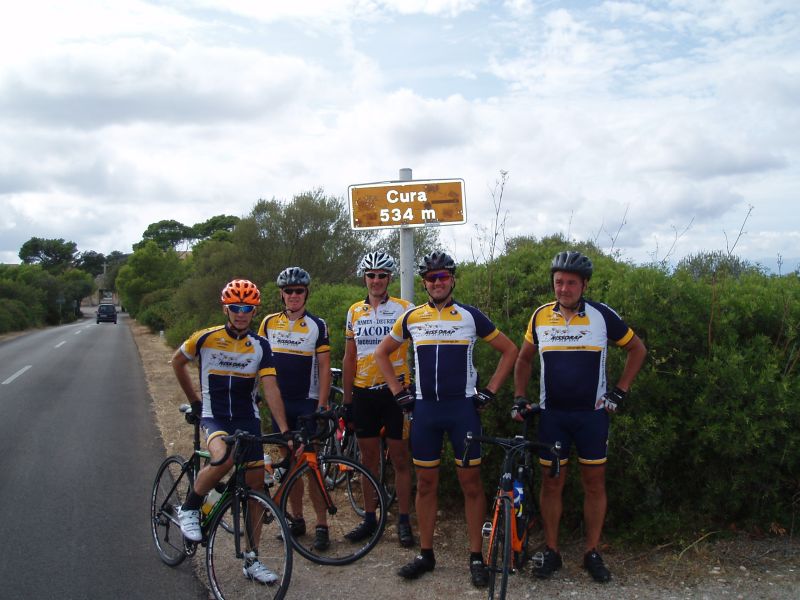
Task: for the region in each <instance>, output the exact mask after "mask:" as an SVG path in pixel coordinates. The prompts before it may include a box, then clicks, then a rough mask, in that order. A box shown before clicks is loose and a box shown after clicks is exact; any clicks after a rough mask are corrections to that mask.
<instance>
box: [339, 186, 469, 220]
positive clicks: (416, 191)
mask: <svg viewBox="0 0 800 600" xmlns="http://www.w3.org/2000/svg"><path fill="white" fill-rule="evenodd" d="M347 189H348V192H349V196H350V226H351V227H352V228H353V229H381V228H394V227H424V226H426V225H460V224H461V223H466V222H467V211H466V204H465V201H464V180H463V179H419V180H415V181H389V182H384V183H364V184H359V185H351V186H350V187H349V188H347Z"/></svg>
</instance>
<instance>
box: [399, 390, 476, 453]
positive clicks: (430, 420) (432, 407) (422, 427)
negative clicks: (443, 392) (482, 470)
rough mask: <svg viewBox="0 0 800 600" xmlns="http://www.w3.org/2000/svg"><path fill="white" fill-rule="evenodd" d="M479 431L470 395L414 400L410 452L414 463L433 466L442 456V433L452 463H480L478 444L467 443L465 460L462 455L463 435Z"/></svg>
mask: <svg viewBox="0 0 800 600" xmlns="http://www.w3.org/2000/svg"><path fill="white" fill-rule="evenodd" d="M468 431H471V432H472V433H474V434H480V433H481V431H482V428H481V419H480V415H478V411H477V410H476V409H475V406H474V405H473V404H472V398H464V399H463V400H442V401H431V400H427V401H426V400H417V402H416V403H415V404H414V420H413V421H412V423H411V456H412V458H413V459H414V465H415V466H417V467H423V468H424V467H429V468H435V467H438V466H439V463H441V460H442V444H443V443H444V434H445V433H447V437H448V438H450V444H452V446H453V454H454V455H455V460H456V465H457V466H459V467H464V466H470V467H476V466H478V465H480V464H481V445H480V444H477V443H473V444H470V448H469V454H468V455H467V464H466V465H465V464H463V463H462V459H463V458H464V438H465V437H466V436H467V432H468Z"/></svg>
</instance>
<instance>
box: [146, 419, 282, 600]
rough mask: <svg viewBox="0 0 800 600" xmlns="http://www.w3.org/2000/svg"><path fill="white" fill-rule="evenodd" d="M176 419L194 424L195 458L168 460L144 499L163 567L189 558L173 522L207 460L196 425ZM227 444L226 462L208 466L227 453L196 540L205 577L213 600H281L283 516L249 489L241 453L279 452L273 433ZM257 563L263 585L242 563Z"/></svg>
mask: <svg viewBox="0 0 800 600" xmlns="http://www.w3.org/2000/svg"><path fill="white" fill-rule="evenodd" d="M181 412H183V413H184V415H185V416H186V418H187V421H189V422H190V423H192V424H193V425H194V452H193V453H192V456H191V458H189V459H185V458H183V457H182V456H180V455H173V456H169V457H167V458H166V459H165V460H164V462H162V463H161V466H159V468H158V473H157V475H156V479H155V482H154V484H153V492H152V495H151V500H150V527H151V531H152V534H153V541H154V542H155V546H156V550H157V552H158V555H159V556H160V557H161V560H162V561H164V562H165V563H166V564H168V565H170V566H176V565H179V564H180V563H182V562H183V561H184V560H185V559H186V557H187V556H193V555H194V554H195V552H196V551H197V546H198V543H195V542H191V541H189V540H187V539H186V538H184V536H183V534H182V533H181V528H180V524H179V522H178V508H179V507H180V506H181V505H182V504H183V502H184V500H185V499H186V496H187V494H188V492H189V490H190V489H192V487H193V486H194V481H195V478H196V477H197V473H198V472H199V470H200V466H201V464H204V463H205V462H208V461H209V454H208V452H207V451H205V450H201V449H200V433H199V427H200V426H199V420H198V419H197V418H196V417H194V416H193V415H192V414H191V408H190V407H189V405H182V406H181ZM222 439H223V440H224V441H225V443H226V444H228V448H227V452H226V454H225V456H224V457H223V458H222V459H221V460H220V461H218V462H216V463H214V462H212V463H211V464H212V465H215V464H222V463H224V462H225V461H226V460H227V459H228V457H229V456H230V455H231V454H233V463H234V471H233V474H232V475H231V476H230V477H229V478H228V480H227V481H225V482H220V483H219V484H217V486H216V488H215V490H213V491H212V494H209V496H212V495H214V496H217V497H216V500H215V501H214V502H213V503H212V502H207V503H206V505H205V506H204V509H203V510H202V511H201V523H200V525H201V530H202V536H203V538H202V541H201V542H199V544H200V545H202V546H205V548H206V570H207V572H208V580H209V584H210V586H211V590H212V592H213V593H214V596H215V598H217V599H219V600H223V599H228V600H230V599H232V598H272V599H280V598H283V597H284V596H285V594H286V590H287V589H288V588H289V583H290V581H291V577H292V548H291V545H290V543H289V539H290V533H289V527H288V525H287V523H286V519H285V518H284V515H283V513H282V512H281V510H280V509H279V508H278V506H277V505H276V504H275V502H274V501H273V500H272V498H270V497H269V496H267V495H266V494H264V493H263V492H262V491H259V490H254V489H251V488H249V487H248V486H247V484H246V481H245V471H246V466H245V463H246V461H245V460H244V451H245V448H246V447H247V446H248V445H250V444H259V445H263V444H277V445H283V446H286V445H287V442H286V441H285V440H284V439H283V437H282V436H280V434H272V435H264V436H262V435H253V434H249V433H245V432H242V431H237V432H236V433H234V434H233V435H229V436H224V437H223V438H222ZM256 559H257V560H259V561H261V563H262V564H263V565H264V566H266V567H267V568H268V569H269V571H271V572H272V573H273V574H274V581H272V582H271V583H269V584H267V585H263V584H261V583H258V582H256V581H255V580H253V579H249V578H247V577H246V576H245V575H244V573H243V568H244V566H245V561H246V560H250V561H252V560H256Z"/></svg>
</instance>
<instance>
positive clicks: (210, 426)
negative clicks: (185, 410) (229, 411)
mask: <svg viewBox="0 0 800 600" xmlns="http://www.w3.org/2000/svg"><path fill="white" fill-rule="evenodd" d="M200 427H202V428H203V431H204V432H205V434H206V447H208V444H209V442H210V441H211V440H213V439H214V438H216V437H219V436H222V435H231V434H233V433H235V432H236V430H237V429H240V430H241V431H246V432H247V433H252V434H254V435H261V419H257V418H255V417H253V418H249V417H248V418H246V419H217V418H214V417H203V418H202V419H200ZM244 459H245V460H246V461H247V466H248V467H257V466H261V467H262V468H263V466H264V447H263V446H262V445H261V444H248V447H247V448H246V449H245V451H244Z"/></svg>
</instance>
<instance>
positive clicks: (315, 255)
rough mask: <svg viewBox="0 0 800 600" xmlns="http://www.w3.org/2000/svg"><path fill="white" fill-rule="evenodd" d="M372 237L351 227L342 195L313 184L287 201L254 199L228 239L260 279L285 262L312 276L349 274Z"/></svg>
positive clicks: (332, 278) (326, 278)
mask: <svg viewBox="0 0 800 600" xmlns="http://www.w3.org/2000/svg"><path fill="white" fill-rule="evenodd" d="M376 238H377V234H376V233H375V232H374V231H371V230H370V231H354V230H352V229H351V228H350V217H349V214H348V212H347V208H346V207H345V204H344V201H343V200H342V199H340V198H334V197H330V196H325V195H324V193H323V192H322V190H314V191H312V192H306V193H303V194H299V195H297V196H295V197H294V198H293V199H292V201H291V202H289V203H283V202H279V201H278V200H259V201H258V202H257V203H256V205H255V207H254V208H253V210H252V212H251V213H250V215H249V216H248V217H246V218H244V219H242V220H241V221H240V222H239V224H238V225H237V227H236V229H235V230H234V235H233V243H234V244H235V245H236V246H237V247H238V248H239V250H240V252H241V253H242V256H243V264H242V266H243V267H246V266H249V268H250V270H251V271H252V272H254V273H255V274H256V275H257V276H258V277H259V278H260V280H261V281H265V280H266V281H274V280H275V277H276V276H277V275H278V273H279V272H280V271H281V270H282V269H284V268H286V267H289V266H301V267H303V268H304V269H306V270H307V271H308V272H309V273H311V277H312V279H313V280H314V281H315V282H320V283H337V282H341V281H344V280H346V279H347V278H350V277H354V276H355V272H356V267H357V266H358V261H359V259H360V258H361V256H362V255H363V254H364V252H365V251H366V250H367V249H369V247H370V246H371V244H372V242H373V241H374V240H375V239H376Z"/></svg>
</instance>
